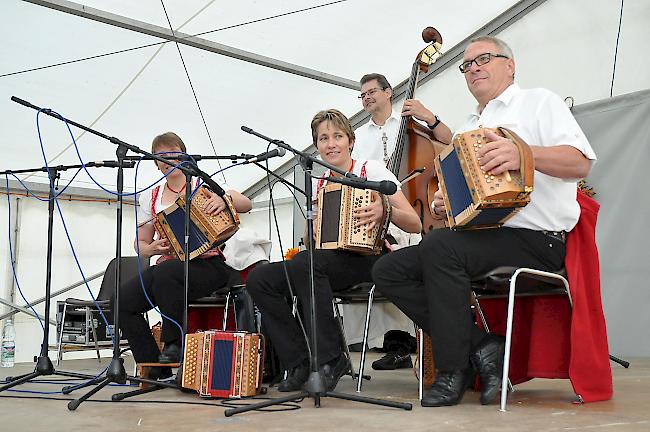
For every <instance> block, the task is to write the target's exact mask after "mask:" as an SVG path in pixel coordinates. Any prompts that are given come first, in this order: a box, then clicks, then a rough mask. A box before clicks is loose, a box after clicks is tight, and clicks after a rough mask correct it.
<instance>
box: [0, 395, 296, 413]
mask: <svg viewBox="0 0 650 432" xmlns="http://www.w3.org/2000/svg"><path fill="white" fill-rule="evenodd" d="M0 398H7V399H38V400H51V401H72V400H75V399H74V398H63V397H47V396H18V395H10V394H0ZM268 399H269V398H267V397H251V398H246V399H224V400H219V401H215V402H217V403H210V402H191V401H170V400H129V401H122V402H120V403H121V404H125V403H130V404H169V405H203V406H211V407H223V408H230V407H233V406H242V405H247V403H246V402H247V401H251V403H257V402H259V401H260V400H268ZM302 399H303V398H300V399H296V401H292V402H285V403H283V404H280V405H278V406H283V407H284V408H283V409H268V408H262V409H259V410H257V411H267V412H276V411H294V410H297V409H300V405H297V403H299V402H300V401H301V400H302ZM235 400H236V401H237V403H235V402H234V401H235ZM85 402H96V403H115V402H114V401H113V400H110V399H87V400H86V401H85ZM294 402H295V403H294Z"/></svg>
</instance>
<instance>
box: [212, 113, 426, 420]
mask: <svg viewBox="0 0 650 432" xmlns="http://www.w3.org/2000/svg"><path fill="white" fill-rule="evenodd" d="M241 129H242V130H243V131H244V132H246V133H249V134H251V135H255V136H256V137H258V138H261V139H263V140H265V141H268V142H270V143H272V144H275V145H277V146H278V147H282V148H284V149H286V150H288V151H290V152H292V153H293V154H295V155H296V157H297V158H298V160H299V163H300V166H301V167H302V168H303V170H304V171H305V191H301V192H303V193H304V194H305V198H306V200H307V239H305V240H306V241H309V242H310V244H311V246H312V247H310V248H308V254H309V293H310V298H309V308H310V321H311V340H310V341H307V342H308V343H311V359H310V368H311V371H310V374H309V378H308V379H307V382H306V383H305V388H304V390H303V391H301V392H298V393H294V394H291V395H288V396H283V397H279V398H275V399H270V400H266V401H263V402H260V403H257V404H252V405H246V406H243V407H237V408H230V409H227V410H225V411H224V415H225V416H226V417H230V416H233V415H235V414H239V413H243V412H248V411H252V410H257V409H260V408H264V407H267V406H271V405H279V404H283V403H286V402H289V401H295V400H297V399H303V398H305V397H310V398H313V399H314V406H316V407H317V408H318V407H320V400H321V398H323V397H333V398H337V399H345V400H351V401H355V402H364V403H369V404H374V405H382V406H387V407H392V408H401V409H404V410H411V409H412V408H413V405H412V404H410V403H401V402H392V401H386V400H382V399H376V398H368V397H363V396H357V395H352V394H346V393H340V392H334V391H326V386H325V382H324V377H323V376H322V374H321V373H320V372H319V364H318V340H317V332H316V325H317V322H316V301H315V297H314V248H313V238H314V227H313V223H312V222H313V220H314V212H313V203H312V187H311V184H312V183H311V182H312V176H311V172H312V169H313V165H314V162H316V163H317V164H319V165H322V166H324V167H326V168H329V169H331V170H332V171H333V172H336V173H339V174H341V175H343V176H345V177H356V176H354V175H353V174H350V173H346V172H345V171H343V170H341V169H339V168H337V167H335V166H333V165H331V164H329V163H327V162H325V161H322V160H319V159H317V158H315V157H313V156H312V155H310V154H308V153H305V152H302V151H299V150H296V149H294V148H293V147H291V146H290V145H288V144H286V143H285V142H283V141H280V140H275V139H272V138H269V137H267V136H264V135H262V134H260V133H257V132H255V131H254V130H252V129H250V128H248V127H245V126H242V128H241ZM294 188H295V186H294ZM295 189H296V190H299V191H300V189H298V188H295Z"/></svg>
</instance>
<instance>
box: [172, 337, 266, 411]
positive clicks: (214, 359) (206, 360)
mask: <svg viewBox="0 0 650 432" xmlns="http://www.w3.org/2000/svg"><path fill="white" fill-rule="evenodd" d="M263 353H264V338H263V336H262V335H261V334H259V333H247V332H224V331H216V330H209V331H205V332H198V333H189V334H187V335H185V350H184V355H183V379H182V384H181V385H182V386H183V387H184V388H188V389H192V390H196V391H197V392H198V393H199V394H200V395H201V396H205V397H221V398H239V397H246V396H255V395H256V394H257V392H258V390H259V389H260V387H261V385H262V373H263V368H264V358H263Z"/></svg>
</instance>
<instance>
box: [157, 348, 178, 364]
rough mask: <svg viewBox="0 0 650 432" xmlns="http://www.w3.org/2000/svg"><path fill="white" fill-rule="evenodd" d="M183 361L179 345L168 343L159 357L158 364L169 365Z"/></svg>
mask: <svg viewBox="0 0 650 432" xmlns="http://www.w3.org/2000/svg"><path fill="white" fill-rule="evenodd" d="M180 361H181V347H180V345H178V344H177V343H166V344H165V348H163V350H162V352H161V353H160V355H159V356H158V363H163V364H169V363H179V362H180Z"/></svg>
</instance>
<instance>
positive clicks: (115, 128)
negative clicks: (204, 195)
mask: <svg viewBox="0 0 650 432" xmlns="http://www.w3.org/2000/svg"><path fill="white" fill-rule="evenodd" d="M32 3H40V4H32ZM578 3H582V4H583V6H584V4H590V3H589V2H584V1H581V2H578ZM630 3H631V4H630ZM163 4H164V7H165V8H166V11H167V14H168V16H169V19H170V21H171V24H172V27H173V28H174V30H176V31H179V32H182V33H184V34H189V35H197V34H200V36H199V37H200V38H202V39H204V40H207V41H212V42H215V43H219V44H224V45H226V46H227V47H231V48H233V49H239V50H244V51H246V52H249V53H254V54H257V55H262V56H266V57H269V58H270V60H271V61H276V62H278V63H279V62H287V63H290V64H293V65H295V66H296V67H297V69H308V70H311V71H313V72H315V73H322V74H329V75H331V76H333V77H334V78H335V79H339V80H340V81H341V82H342V83H344V84H345V83H347V85H348V86H349V84H350V83H354V82H356V81H357V80H358V79H359V78H360V77H361V76H362V75H363V74H364V73H368V72H381V73H384V74H385V75H386V76H387V77H388V79H389V80H390V81H391V82H392V83H393V84H394V85H396V84H398V83H399V82H401V81H402V80H404V79H405V78H407V76H408V74H409V72H410V66H411V64H412V62H413V60H414V58H415V55H416V54H417V53H418V51H419V50H420V49H421V48H423V47H424V43H423V42H422V40H421V37H420V33H421V31H422V29H423V28H424V27H426V26H428V25H433V26H434V27H436V28H437V29H438V30H439V31H440V33H441V34H442V35H443V39H444V44H443V49H446V50H448V49H451V48H452V47H454V46H456V45H457V44H459V43H460V42H461V41H463V40H464V39H465V38H466V37H467V36H468V35H470V34H472V33H474V32H475V31H477V29H480V28H481V26H484V25H485V24H487V23H489V22H490V21H491V20H493V19H494V18H495V17H497V16H499V15H500V14H502V13H503V12H504V11H506V10H508V9H509V8H511V7H512V6H515V7H517V6H520V7H521V5H524V6H526V7H528V8H530V9H534V8H535V7H536V6H538V5H541V4H544V7H543V8H539V9H537V10H542V9H547V11H549V12H550V16H551V20H552V22H546V23H543V25H542V27H540V26H539V24H540V23H539V20H537V21H534V20H531V21H530V22H529V23H527V24H524V25H521V26H519V27H518V30H517V31H516V32H515V33H514V34H515V35H521V34H522V33H523V34H527V35H529V36H530V41H533V42H534V41H539V40H540V39H542V40H543V39H544V33H543V32H544V31H545V29H552V28H554V26H563V27H564V28H565V29H567V32H568V33H569V34H571V33H572V29H577V30H579V31H583V30H585V29H589V28H591V29H592V32H593V34H578V32H577V31H576V32H574V33H575V34H573V37H574V38H576V39H578V40H582V41H585V40H587V41H590V40H593V45H595V46H594V51H593V52H591V53H588V55H589V58H594V60H595V61H598V62H600V63H599V64H600V65H601V70H600V71H599V72H598V74H597V78H598V79H599V81H603V80H607V77H608V76H609V75H610V74H611V73H610V70H611V68H610V65H611V63H612V60H613V47H614V42H615V37H616V29H617V26H618V17H617V15H618V8H619V6H618V5H614V4H612V5H608V6H607V8H604V7H599V8H596V7H594V8H592V9H591V10H585V9H584V7H583V8H582V9H580V7H581V6H580V5H571V6H569V5H566V4H565V3H564V2H558V1H550V2H544V1H530V0H528V1H521V2H516V1H512V0H493V1H490V2H485V1H480V0H471V1H469V2H460V3H459V2H431V1H427V0H412V1H409V2H396V1H388V0H378V1H370V0H343V1H329V2H327V1H325V0H320V1H314V0H309V1H305V0H283V1H272V2H271V1H241V2H216V1H214V0H212V1H209V0H185V1H182V2H180V1H173V0H163V2H161V1H158V0H141V1H137V2H133V1H108V0H87V1H83V6H82V5H79V4H78V3H70V2H67V1H65V0H51V1H42V0H41V1H39V0H30V1H29V2H26V1H18V0H5V1H3V2H2V6H0V8H1V9H2V17H3V18H4V20H3V26H2V28H0V34H2V36H3V40H5V41H10V42H8V43H7V42H6V43H5V44H4V47H3V55H2V56H0V115H1V116H2V118H3V125H4V127H3V128H2V130H0V139H1V140H2V143H3V150H4V151H5V152H6V153H5V154H7V155H8V157H5V158H4V159H3V161H4V162H3V163H2V166H0V170H6V169H13V170H16V169H21V168H32V167H40V166H43V165H44V161H43V156H42V155H41V150H40V147H39V141H38V136H37V133H36V127H35V126H36V123H35V117H36V111H33V110H30V109H27V108H25V107H22V106H20V105H18V104H16V103H13V102H11V101H10V100H9V98H10V97H11V96H14V95H15V96H18V97H20V98H22V99H25V100H28V101H30V102H31V103H33V104H35V105H38V106H41V107H48V108H52V109H53V110H55V111H57V112H59V113H60V114H62V115H63V116H65V117H68V118H70V119H71V120H74V121H76V122H78V123H81V124H84V125H87V126H90V127H92V128H94V129H97V130H98V131H100V132H102V133H104V134H107V135H109V136H115V137H118V138H120V139H122V140H124V141H126V142H127V143H130V144H133V145H136V146H139V147H142V148H143V149H147V150H148V149H149V147H150V142H151V139H152V138H153V137H154V136H155V135H157V134H159V133H161V132H165V131H168V130H172V131H175V132H177V133H178V134H179V135H180V136H181V137H182V138H183V139H184V141H185V142H186V144H187V145H188V150H189V152H191V153H193V154H204V155H214V154H219V155H229V154H239V153H242V152H243V153H251V154H256V153H261V152H263V151H264V150H265V149H266V143H265V142H264V141H262V140H260V139H258V138H255V137H253V136H251V135H247V134H244V133H243V132H241V130H240V126H242V125H246V126H249V127H251V128H253V129H255V130H257V131H259V132H261V133H263V134H265V135H268V136H270V137H273V138H279V139H282V140H284V141H286V142H287V143H289V144H291V145H293V146H294V147H297V148H299V149H305V148H307V147H308V146H309V144H310V141H311V138H310V132H309V121H310V119H311V117H312V116H313V114H314V113H315V112H317V111H318V110H321V109H324V108H329V107H336V108H339V109H341V110H342V111H343V112H345V113H346V114H348V115H350V116H352V115H353V114H355V113H357V112H358V111H359V109H360V104H359V102H358V100H357V98H356V96H357V93H358V92H357V90H354V89H350V88H348V87H345V86H341V85H335V84H329V83H324V82H322V81H318V80H315V79H312V78H307V77H304V76H299V75H296V74H293V73H288V72H284V71H280V70H277V69H273V68H270V67H264V66H260V65H258V64H254V63H251V62H248V61H244V60H238V59H234V58H231V57H227V56H224V55H220V54H216V53H213V52H209V51H206V50H202V49H198V48H193V47H189V46H186V45H180V51H181V53H182V57H183V60H184V63H185V67H186V68H187V73H188V74H189V77H190V78H191V82H192V86H193V88H194V91H195V92H196V97H197V99H198V104H197V102H196V101H195V98H194V94H193V92H192V88H191V87H190V84H189V81H188V78H187V76H186V72H185V70H184V67H183V63H182V61H181V58H180V56H179V52H178V49H177V47H176V45H175V44H174V43H165V44H161V43H160V42H164V40H162V39H160V38H157V37H153V36H149V35H145V34H142V33H139V32H137V31H134V30H127V29H124V28H119V27H116V26H113V25H109V24H104V23H100V22H97V21H94V20H92V19H88V18H83V17H79V16H75V15H73V14H70V13H65V12H60V11H57V10H54V9H52V5H59V6H60V7H66V6H67V7H71V8H77V9H79V10H83V8H84V7H88V8H95V9H97V10H93V9H88V11H89V12H90V13H91V14H97V13H99V12H101V13H103V14H104V15H106V16H110V17H112V18H115V19H117V20H122V21H127V22H131V23H132V24H133V25H134V26H136V27H137V26H149V27H152V26H158V27H160V28H163V29H169V24H168V22H167V18H166V15H165V11H164V10H163ZM547 6H548V8H547ZM522 8H523V7H522ZM626 8H628V9H631V13H630V14H629V15H631V17H630V18H629V19H630V20H632V22H642V21H643V20H642V19H641V17H643V16H644V15H645V16H646V17H647V16H648V14H649V13H648V5H647V3H646V2H643V1H641V0H636V1H634V0H631V2H627V3H626ZM537 10H536V11H535V13H537ZM555 10H560V11H562V10H566V11H567V17H563V16H562V15H561V14H560V15H558V14H556V13H555ZM291 12H295V13H291ZM526 12H527V11H526ZM549 12H546V13H544V12H540V15H544V16H547V18H546V20H548V16H549ZM581 14H582V16H580V15H581ZM519 15H523V13H521V14H518V15H517V16H515V17H514V20H515V21H516V19H517V18H519ZM531 15H533V14H531ZM626 18H627V15H626ZM599 26H600V27H599ZM634 28H636V27H634ZM639 28H641V27H640V26H639ZM600 30H606V31H600ZM624 35H625V34H624ZM590 38H592V39H590ZM512 39H515V40H512ZM512 39H509V42H514V44H515V45H518V46H525V47H526V48H528V52H529V53H530V50H531V49H532V50H536V49H537V48H538V47H535V46H529V45H527V44H526V43H524V42H522V41H521V40H520V39H517V38H512ZM549 40H554V39H553V38H552V35H550V34H549ZM603 41H606V43H604V42H603ZM152 44H153V45H152ZM145 45H149V46H146V47H144V48H139V49H133V48H138V47H142V46H145ZM628 46H629V45H628ZM599 47H603V53H602V55H601V54H600V53H599V52H598V48H599ZM540 48H541V49H540V52H543V53H546V52H548V51H551V52H553V53H555V56H557V58H559V59H562V60H563V61H567V62H568V61H570V59H572V58H573V57H576V54H575V53H574V52H571V51H570V50H565V49H563V46H561V45H555V46H553V47H540ZM120 50H128V51H124V52H120V53H116V54H112V55H105V56H101V57H97V58H93V59H88V60H84V61H77V62H72V61H74V60H77V59H82V58H87V57H92V56H99V55H102V54H106V53H113V52H117V51H120ZM630 51H631V50H629V48H628V51H627V54H628V56H629V55H630ZM515 52H517V50H515ZM583 54H584V53H583ZM622 54H624V51H621V52H620V53H619V55H622ZM636 54H638V52H637V53H636ZM528 58H531V57H528ZM532 58H533V59H534V56H533V57H532ZM630 58H632V57H631V56H630ZM274 59H275V60H274ZM64 62H71V63H68V64H63V65H59V66H54V67H44V66H48V65H55V64H59V63H64ZM643 62H644V63H639V65H640V66H643V65H644V64H647V60H643ZM583 64H584V63H583ZM589 65H590V64H586V66H589ZM628 65H630V63H628ZM631 65H632V66H634V63H631ZM639 65H637V67H638V66H639ZM454 66H455V65H454ZM538 66H539V67H540V68H549V67H552V66H555V67H563V66H564V65H563V64H559V63H557V62H553V58H549V57H547V56H545V57H543V58H539V63H538V65H537V64H535V62H534V61H533V62H532V63H531V62H530V61H529V62H527V63H526V64H524V65H523V66H522V68H528V69H530V70H534V69H535V68H537V67H538ZM38 68H42V69H38ZM29 69H37V70H32V71H28V72H23V73H18V72H21V71H25V70H29ZM586 72H589V73H591V72H592V71H591V70H589V69H588V68H587V67H585V70H584V71H582V72H581V73H580V74H579V75H578V76H582V77H583V78H584V80H583V81H579V79H572V80H569V82H568V83H567V86H577V87H580V86H589V85H590V77H589V74H588V73H586ZM621 73H623V74H627V76H628V77H629V78H630V79H632V80H634V78H635V74H638V70H636V72H635V69H634V67H631V68H627V69H623V70H622V72H621ZM556 75H557V72H556ZM559 75H562V73H560V74H559ZM460 78H461V77H460V76H458V77H455V78H454V80H455V81H456V80H459V79H460ZM447 81H448V80H446V79H445V77H444V76H442V77H441V80H439V84H438V86H436V87H440V83H444V82H447ZM540 84H541V85H544V83H540ZM540 84H538V85H540ZM603 84H604V83H603V82H599V85H600V86H601V87H603V90H605V86H604V85H603ZM642 84H645V83H642ZM432 87H433V86H432ZM624 87H625V86H622V87H621V88H624ZM628 87H629V86H628ZM631 87H632V88H629V89H627V88H625V90H627V91H633V90H638V89H640V88H645V87H647V85H645V86H643V85H641V86H631ZM452 90H453V91H452ZM607 90H608V88H607ZM445 91H446V92H447V93H451V94H453V93H456V94H458V95H459V96H460V95H461V94H462V97H460V100H462V101H463V103H464V104H466V103H471V100H470V99H469V98H467V95H465V94H464V93H466V92H464V90H463V89H462V88H459V87H457V86H455V85H454V86H453V88H452V89H450V90H446V89H442V92H443V94H446V93H444V92H445ZM423 94H424V92H423ZM600 94H601V95H600V96H599V97H605V96H606V95H607V94H606V92H604V91H602V92H600ZM452 99H453V98H452ZM452 99H445V101H448V102H449V103H450V104H453V103H454V100H452ZM593 99H595V98H592V99H589V100H593ZM585 101H586V100H585ZM441 102H443V101H437V102H436V103H437V105H438V106H440V105H441ZM581 102H583V101H581ZM199 107H200V108H201V111H202V114H203V118H204V119H205V124H204V121H203V119H202V117H201V114H200V113H199ZM467 108H468V106H465V107H464V109H465V110H466V109H467ZM41 117H42V121H41V131H42V137H43V143H44V148H45V153H46V155H47V159H48V162H49V163H50V164H57V165H58V164H74V163H78V159H77V156H76V154H75V152H74V148H73V147H72V146H71V139H70V137H69V135H68V132H67V130H65V127H64V125H63V124H62V123H61V122H58V121H56V120H54V119H51V118H48V117H46V116H41ZM452 117H453V116H452ZM73 133H74V135H75V136H76V137H77V138H78V145H79V149H80V152H81V155H82V157H83V160H84V161H92V160H107V159H115V146H114V145H113V144H111V143H109V142H107V141H105V140H103V139H101V138H98V137H95V136H92V135H90V134H88V133H81V131H80V130H79V129H76V128H73ZM288 159H289V156H288V155H287V156H285V157H284V160H273V161H272V163H271V165H272V166H275V167H277V166H279V165H280V164H281V163H282V162H283V161H287V160H288ZM227 164H228V162H226V163H225V165H227ZM225 165H224V166H225ZM200 166H201V167H202V168H204V169H205V170H206V171H209V172H214V171H215V170H216V169H217V166H216V164H215V163H210V162H202V163H201V165H200ZM91 172H92V173H93V176H94V177H95V178H96V179H97V180H99V181H100V182H101V183H102V184H105V185H114V184H115V179H114V177H115V173H114V170H109V169H94V170H92V171H91ZM154 175H155V174H154V170H153V165H152V164H151V163H146V164H144V167H143V168H142V169H141V171H140V174H138V177H139V178H140V179H145V178H146V179H148V180H150V179H152V178H153V176H154ZM71 176H72V173H71V172H68V173H64V174H63V178H70V177H71ZM23 177H25V176H23ZM132 177H133V173H132V172H131V173H128V175H127V180H126V185H127V187H132V186H133V180H132ZM261 177H263V173H262V172H261V171H260V169H259V168H257V167H254V166H250V165H249V166H245V167H237V168H235V169H232V170H228V171H227V172H226V179H227V181H228V183H229V184H230V186H232V187H234V188H237V189H239V190H245V189H246V188H247V187H249V186H251V185H253V184H254V183H255V182H256V181H257V180H259V179H260V178H261ZM29 180H31V181H39V182H46V181H47V177H46V175H45V173H39V174H37V175H35V176H33V177H30V178H29ZM75 184H76V185H78V186H85V187H91V188H92V187H95V186H93V184H92V183H91V182H90V180H89V179H88V177H87V176H86V175H85V174H81V175H79V176H78V177H77V180H76V182H75ZM138 184H139V185H144V180H140V181H139V182H138Z"/></svg>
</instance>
